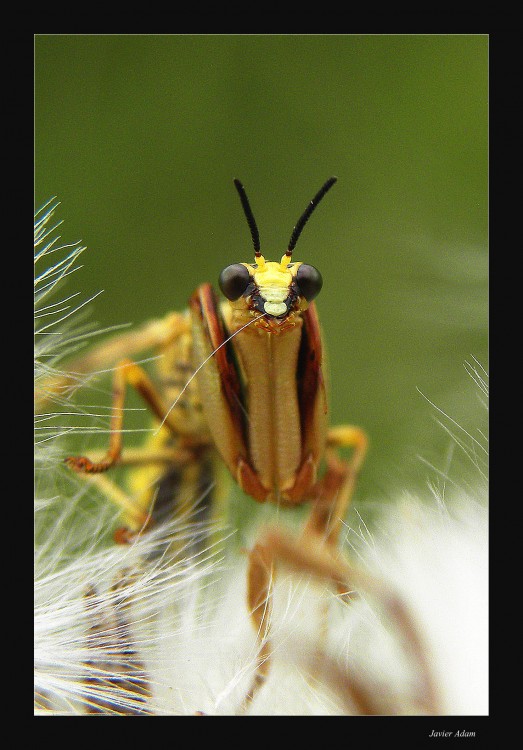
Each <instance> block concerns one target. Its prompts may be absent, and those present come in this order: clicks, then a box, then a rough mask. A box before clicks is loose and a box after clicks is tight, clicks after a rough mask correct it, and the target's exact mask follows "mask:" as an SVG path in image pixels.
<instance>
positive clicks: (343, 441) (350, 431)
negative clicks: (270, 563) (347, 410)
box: [304, 425, 368, 546]
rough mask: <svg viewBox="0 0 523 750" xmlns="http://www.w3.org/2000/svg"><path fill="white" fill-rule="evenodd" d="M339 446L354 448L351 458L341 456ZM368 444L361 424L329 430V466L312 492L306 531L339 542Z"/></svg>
mask: <svg viewBox="0 0 523 750" xmlns="http://www.w3.org/2000/svg"><path fill="white" fill-rule="evenodd" d="M339 448H352V449H353V450H352V455H351V457H350V459H349V460H348V461H347V460H345V459H343V458H341V457H340V455H339ZM367 448H368V439H367V435H366V434H365V432H364V431H363V430H362V429H361V428H359V427H353V426H352V425H341V426H339V427H332V428H331V429H330V430H329V432H328V434H327V447H326V451H325V456H326V461H327V470H326V472H325V474H324V475H323V477H322V478H321V479H320V480H319V481H318V482H317V483H316V485H315V486H314V487H313V489H312V491H311V493H310V496H311V499H312V500H313V506H312V510H311V513H310V516H309V519H308V521H307V524H306V526H305V529H304V535H307V534H308V533H314V534H317V535H319V536H320V537H322V538H323V539H324V540H325V541H326V542H327V543H328V544H330V545H332V546H335V545H336V543H337V541H338V537H339V533H340V529H341V525H342V523H343V519H344V517H345V515H346V513H347V510H348V508H349V505H350V502H351V500H352V496H353V494H354V490H355V487H356V481H357V479H358V474H359V472H360V469H361V466H362V464H363V461H364V459H365V455H366V453H367Z"/></svg>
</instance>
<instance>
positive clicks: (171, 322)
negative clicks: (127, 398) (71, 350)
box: [35, 313, 189, 410]
mask: <svg viewBox="0 0 523 750" xmlns="http://www.w3.org/2000/svg"><path fill="white" fill-rule="evenodd" d="M188 330H189V321H188V319H187V317H186V316H185V315H183V314H181V313H170V314H169V315H167V316H166V317H165V318H162V319H160V320H151V321H149V322H148V323H145V325H143V326H141V327H140V328H138V329H136V330H133V331H130V332H128V333H120V334H117V335H116V336H113V337H112V338H109V339H108V340H107V341H104V342H102V343H101V344H99V345H98V346H94V347H93V348H92V349H91V350H90V351H89V352H87V354H84V355H81V356H79V357H76V358H75V359H73V360H70V361H69V362H67V364H66V365H65V370H66V371H65V372H63V373H60V374H57V375H56V376H51V377H49V378H46V379H44V380H43V381H42V382H41V383H39V384H38V389H37V391H36V393H35V408H36V409H37V410H40V409H41V408H42V407H43V406H45V404H46V403H47V402H48V401H49V400H50V399H52V398H53V397H57V396H67V394H68V392H69V391H70V390H71V389H72V388H74V386H76V385H78V383H79V382H81V379H82V377H83V376H85V375H88V374H89V373H94V372H96V371H103V370H107V369H108V368H111V367H114V365H115V363H116V362H118V361H119V360H121V359H123V358H124V357H130V356H131V355H134V354H137V353H139V352H141V351H144V350H145V349H153V348H156V347H166V346H168V345H169V344H171V343H172V342H173V341H175V340H176V339H177V338H178V337H179V336H180V335H182V334H183V333H186V332H187V331H188Z"/></svg>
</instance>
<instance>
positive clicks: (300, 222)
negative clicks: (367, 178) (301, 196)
mask: <svg viewBox="0 0 523 750" xmlns="http://www.w3.org/2000/svg"><path fill="white" fill-rule="evenodd" d="M337 179H338V178H337V177H329V179H328V180H327V182H326V183H325V184H324V185H323V187H322V188H320V190H318V192H317V193H316V195H315V196H314V198H313V199H312V200H311V202H310V203H309V205H308V206H307V208H306V209H305V211H304V212H303V213H302V215H301V216H300V218H299V219H298V222H297V224H296V226H295V227H294V229H293V230H292V234H291V238H290V240H289V247H288V249H287V252H286V253H285V255H288V256H289V257H290V256H291V255H292V251H293V250H294V248H295V247H296V243H297V242H298V237H299V236H300V234H301V233H302V230H303V227H304V226H305V224H306V223H307V221H308V220H309V217H310V215H311V214H312V212H313V211H314V209H315V208H316V206H317V205H318V203H319V202H320V201H321V199H322V198H323V196H324V195H325V193H326V192H327V191H328V190H330V189H331V187H332V186H333V185H334V183H335V182H336V180H337Z"/></svg>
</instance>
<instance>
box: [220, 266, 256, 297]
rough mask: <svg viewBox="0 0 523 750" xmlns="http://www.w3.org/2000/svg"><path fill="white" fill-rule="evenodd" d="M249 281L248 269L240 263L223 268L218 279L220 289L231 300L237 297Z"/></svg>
mask: <svg viewBox="0 0 523 750" xmlns="http://www.w3.org/2000/svg"><path fill="white" fill-rule="evenodd" d="M250 282H251V275H250V273H249V271H248V270H247V269H246V268H245V266H243V265H242V264H241V263H233V264H232V266H227V268H224V269H223V271H222V272H221V274H220V278H219V279H218V283H219V285H220V289H221V290H222V292H223V293H224V295H225V296H226V297H227V299H230V300H232V301H234V300H237V299H239V298H240V297H241V296H242V294H243V293H244V291H245V290H246V289H247V287H248V286H249V284H250Z"/></svg>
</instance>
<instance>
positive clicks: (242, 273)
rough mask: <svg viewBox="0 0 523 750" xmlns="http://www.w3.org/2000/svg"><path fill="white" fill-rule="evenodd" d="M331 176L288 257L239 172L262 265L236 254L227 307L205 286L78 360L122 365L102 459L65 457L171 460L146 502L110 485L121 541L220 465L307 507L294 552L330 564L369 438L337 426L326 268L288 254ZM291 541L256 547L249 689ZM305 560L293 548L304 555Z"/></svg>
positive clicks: (262, 672) (225, 277) (265, 649)
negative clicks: (322, 306) (142, 423)
mask: <svg viewBox="0 0 523 750" xmlns="http://www.w3.org/2000/svg"><path fill="white" fill-rule="evenodd" d="M335 182H336V178H335V177H331V178H330V179H328V180H327V181H326V182H325V184H324V185H323V186H322V187H321V189H320V190H319V191H318V192H317V193H316V195H315V196H314V197H313V199H312V200H311V201H310V203H309V204H308V206H307V208H306V209H305V211H304V212H303V214H301V216H300V218H299V220H298V222H297V223H296V225H295V227H294V229H293V231H292V234H291V238H290V240H289V243H288V245H287V248H286V250H285V253H284V254H283V256H282V257H281V260H280V261H269V260H266V259H265V257H264V255H263V254H262V252H261V244H260V237H259V232H258V228H257V225H256V222H255V219H254V215H253V212H252V209H251V206H250V203H249V200H248V198H247V194H246V192H245V188H244V186H243V185H242V183H241V182H240V181H239V180H235V181H234V185H235V187H236V189H237V191H238V194H239V197H240V201H241V205H242V207H243V211H244V213H245V217H246V219H247V223H248V226H249V229H250V234H251V238H252V244H253V248H254V262H251V263H248V262H236V263H233V264H232V265H228V266H227V267H226V268H225V269H224V270H223V271H222V272H221V274H220V277H219V286H220V289H221V291H222V293H223V295H224V297H225V300H223V301H221V302H220V301H219V300H218V297H217V295H216V293H215V291H214V290H213V288H212V286H211V285H210V284H209V283H204V284H202V285H201V286H199V287H198V288H197V289H196V291H195V292H194V293H193V295H192V296H191V298H190V300H189V307H188V309H187V310H186V311H185V312H183V313H170V314H169V315H167V316H166V317H165V318H164V319H161V320H154V321H152V322H149V323H147V324H146V325H145V326H143V327H142V328H141V329H139V330H137V331H135V332H131V333H127V334H124V335H120V336H117V337H116V338H114V339H112V340H110V341H109V342H107V343H106V344H102V345H100V346H99V347H97V348H96V349H95V350H93V351H92V352H91V353H89V354H87V355H86V356H85V357H83V358H82V359H80V360H77V361H76V363H74V364H75V366H74V367H73V368H72V369H74V370H75V371H76V372H89V371H93V370H96V369H100V368H101V367H108V366H110V365H114V364H115V363H116V367H115V369H114V382H113V409H112V415H111V434H110V442H109V448H108V450H107V452H106V453H105V454H104V455H102V456H97V457H95V456H92V457H91V458H88V457H85V456H71V457H68V458H67V459H66V463H67V465H68V466H69V467H70V468H71V469H73V470H74V471H77V472H81V473H85V474H89V475H91V476H95V475H97V476H100V477H101V476H103V475H105V472H107V471H108V470H109V469H111V467H113V466H115V465H118V464H126V463H127V464H135V465H138V466H140V467H142V469H143V467H150V468H151V467H156V469H157V467H158V465H159V464H160V465H162V466H164V471H163V472H162V474H161V477H160V479H159V480H158V481H157V483H156V486H155V487H154V488H152V489H150V490H149V491H148V492H145V493H144V492H142V493H141V495H140V498H141V500H140V501H139V502H138V503H136V502H133V500H132V499H130V498H129V497H128V496H127V495H125V494H124V493H123V492H121V491H120V490H119V489H118V488H117V487H116V486H114V485H112V484H107V487H108V494H109V495H110V496H111V497H112V499H113V500H114V501H115V502H116V503H117V504H118V505H119V506H120V508H121V509H122V522H123V524H124V525H123V530H121V531H120V535H119V540H120V541H125V540H126V539H129V538H130V537H132V535H133V534H134V533H137V532H138V531H139V530H140V529H143V528H144V527H147V525H148V524H150V523H154V522H155V521H157V520H158V519H159V518H160V517H161V514H162V512H164V510H165V508H164V507H163V506H164V505H165V503H166V502H167V500H166V499H167V498H171V499H172V497H173V495H176V494H179V492H178V490H179V488H180V487H183V488H184V491H186V490H187V485H188V483H190V482H192V483H193V487H194V489H195V491H196V489H197V488H198V487H199V486H202V484H204V483H205V480H208V478H209V476H211V475H212V472H213V470H214V467H215V466H216V461H217V460H221V461H222V462H223V463H224V464H225V466H226V467H227V469H228V471H229V473H230V474H231V475H232V477H233V478H234V480H235V481H236V482H237V483H238V484H239V486H240V487H241V488H242V489H243V490H244V492H245V493H246V494H247V495H250V496H251V497H252V498H253V499H254V500H255V501H257V502H259V503H267V502H268V503H273V504H277V505H281V506H299V505H302V504H304V503H309V504H310V506H311V510H310V514H309V516H308V519H307V521H306V524H305V527H304V529H303V532H302V536H301V538H300V540H299V541H297V542H296V543H295V549H296V550H300V554H301V555H302V554H303V552H304V550H306V549H308V547H310V546H311V545H310V542H311V541H313V542H314V544H312V547H311V549H312V548H313V547H314V549H315V550H316V549H317V544H316V543H317V542H318V540H319V541H320V542H321V549H323V550H325V555H326V557H325V559H324V561H323V562H326V563H328V564H329V565H330V564H331V562H332V560H331V558H332V556H333V555H332V553H333V551H334V550H335V548H336V544H337V540H338V536H339V532H340V527H341V524H342V521H343V518H344V516H345V514H346V512H347V509H348V506H349V503H350V500H351V497H352V494H353V491H354V487H355V482H356V478H357V475H358V472H359V470H360V467H361V465H362V463H363V460H364V457H365V453H366V450H367V437H366V435H365V433H364V432H363V430H361V429H360V428H358V427H354V426H350V425H345V426H338V427H330V426H329V424H328V410H327V394H326V386H325V380H324V375H323V371H322V363H323V341H322V334H321V331H320V325H319V320H318V314H317V311H316V306H315V302H314V300H315V298H316V296H317V295H318V294H319V292H320V290H321V287H322V277H321V274H320V272H319V271H318V270H317V269H316V268H315V267H314V266H312V265H309V264H307V263H304V262H301V261H295V260H294V259H293V252H294V249H295V246H296V243H297V241H298V238H299V237H300V235H301V232H302V230H303V228H304V226H305V224H306V223H307V221H308V220H309V218H310V216H311V214H312V212H313V211H314V210H315V209H316V207H317V206H318V204H319V202H320V201H321V200H322V199H323V197H324V196H325V194H326V193H327V192H328V191H329V190H330V188H331V187H332V186H333V185H334V183H335ZM153 347H154V348H156V349H157V350H158V351H159V353H160V354H161V355H162V356H161V357H160V358H159V360H158V373H157V378H156V381H155V382H153V380H152V379H151V378H150V377H149V375H148V374H147V373H146V372H145V371H144V370H143V369H142V368H141V367H140V366H139V365H138V364H136V363H135V362H134V361H133V360H132V359H131V355H133V354H135V353H137V352H139V351H141V350H145V349H149V348H153ZM127 386H131V387H133V388H135V389H136V390H137V391H138V393H139V394H140V396H141V397H142V398H143V399H144V401H145V402H146V404H147V405H148V406H149V408H150V410H151V412H152V414H153V415H154V417H155V418H156V419H157V420H159V422H160V428H159V429H158V430H157V431H156V434H155V435H154V436H153V437H152V438H151V440H150V441H149V443H148V444H147V445H146V446H145V447H144V448H143V449H134V450H127V449H124V448H123V445H122V425H123V406H124V403H125V392H126V388H127ZM341 448H350V449H352V450H351V453H350V458H349V459H345V458H343V457H342V456H341V453H340V449H341ZM142 476H144V475H143V474H142ZM102 481H104V480H102ZM169 502H171V500H169ZM151 507H152V511H151ZM282 549H285V550H287V552H285V555H286V557H287V562H291V563H292V562H293V560H292V558H293V553H292V552H289V551H288V550H289V549H292V545H291V547H289V546H288V545H287V546H286V545H284V544H281V538H279V537H277V535H276V536H275V535H274V533H273V534H271V535H266V536H265V537H263V538H261V539H260V540H259V541H258V542H257V543H256V544H255V545H254V547H253V548H252V549H251V550H250V552H249V562H248V574H247V575H248V584H247V589H248V607H249V611H250V613H251V617H252V621H253V624H254V626H255V628H256V631H257V633H258V635H259V639H260V650H259V654H260V658H259V667H258V672H257V674H256V678H255V681H254V683H253V687H252V688H251V691H250V696H251V698H252V695H254V693H255V691H256V689H257V688H258V687H259V685H260V684H262V683H263V680H264V679H265V676H266V674H267V673H268V669H269V663H270V658H269V656H270V646H269V638H268V624H269V620H270V596H271V587H272V576H273V571H274V566H275V564H277V561H278V557H279V556H280V555H281V554H283V553H282V552H281V550H282ZM322 554H323V553H322ZM314 555H316V557H315V556H314ZM299 556H300V555H298V554H296V555H294V557H295V558H296V561H297V560H298V557H299ZM320 557H321V555H320ZM316 558H317V554H316V552H314V554H313V553H312V552H311V557H310V559H309V565H314V566H316V570H317V571H319V570H320V569H321V565H322V561H321V559H319V560H317V562H314V563H313V559H314V560H316ZM329 577H330V578H331V579H332V575H331V574H330V573H329Z"/></svg>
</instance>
